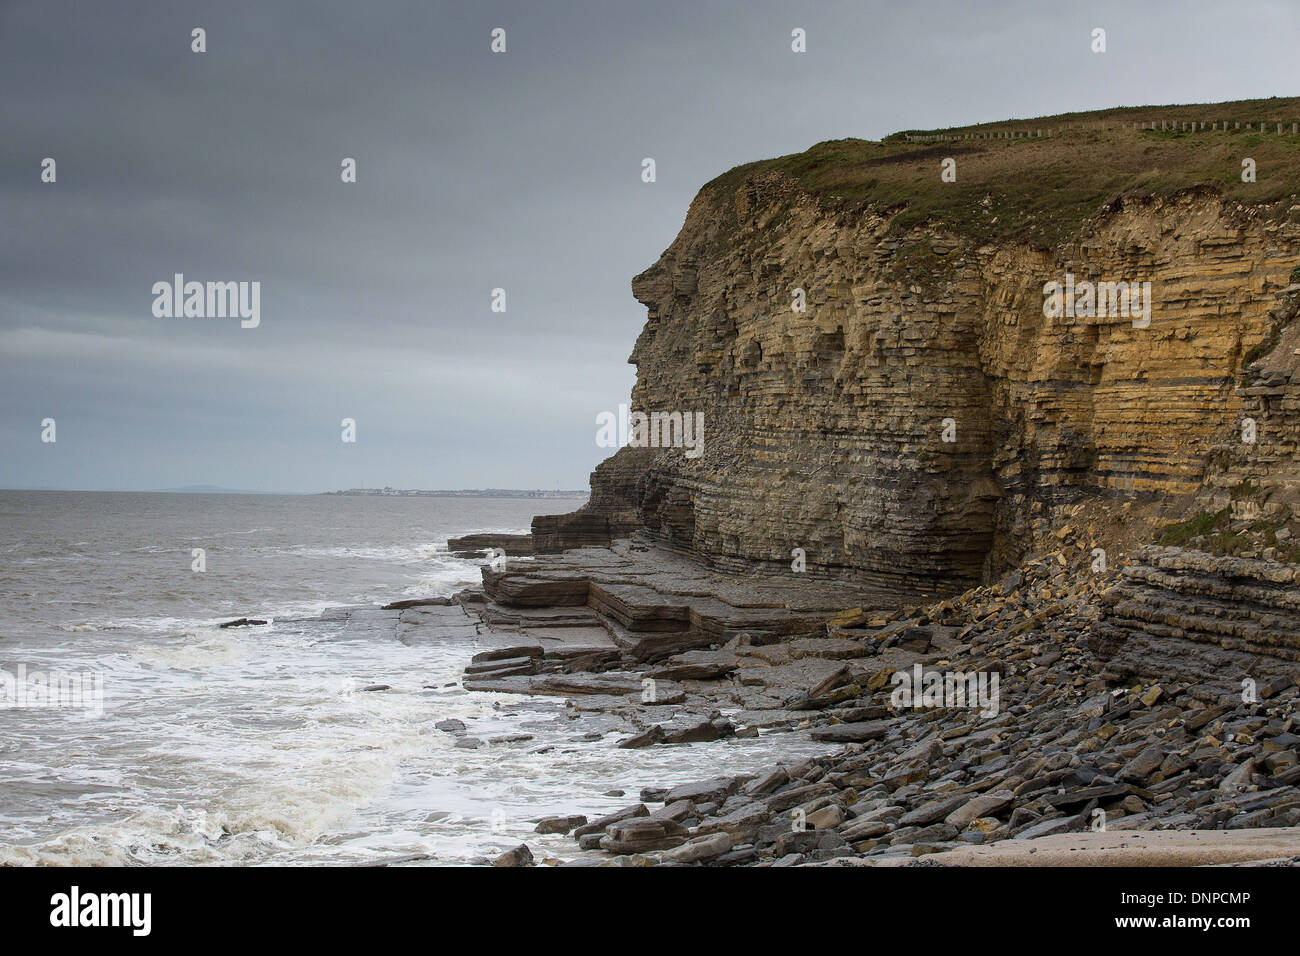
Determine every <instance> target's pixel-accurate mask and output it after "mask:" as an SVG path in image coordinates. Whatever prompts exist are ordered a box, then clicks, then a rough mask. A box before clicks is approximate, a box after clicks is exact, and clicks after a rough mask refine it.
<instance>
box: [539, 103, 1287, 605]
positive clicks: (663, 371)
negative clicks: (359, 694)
mask: <svg viewBox="0 0 1300 956" xmlns="http://www.w3.org/2000/svg"><path fill="white" fill-rule="evenodd" d="M1297 116H1300V100H1267V101H1251V102H1246V103H1226V104H1214V105H1208V106H1187V107H1159V108H1140V109H1133V110H1113V111H1108V112H1106V113H1098V114H1087V115H1075V116H1069V117H1052V118H1045V119H1039V120H1029V121H1020V122H1016V123H1010V124H997V125H995V126H988V127H968V128H963V129H959V130H949V131H930V132H912V133H907V134H896V135H895V136H891V137H888V138H886V139H885V140H883V141H881V142H866V141H861V140H844V141H838V142H833V143H824V144H820V145H818V146H816V147H813V148H812V149H810V150H808V151H807V152H805V153H801V154H798V155H796V156H790V157H783V158H780V159H776V160H769V161H764V162H760V163H753V164H750V165H748V166H743V167H740V168H738V169H736V170H732V171H731V172H729V173H727V174H725V175H723V176H721V177H719V178H718V179H716V180H714V181H713V182H711V183H709V184H707V185H706V186H705V187H704V188H703V189H702V190H701V191H700V193H699V195H698V196H697V197H696V199H695V200H694V202H693V203H692V204H691V206H690V209H689V211H688V213H687V215H686V221H685V223H684V225H683V227H682V230H681V232H680V234H679V235H678V236H677V238H676V240H675V241H674V242H673V243H672V245H671V246H669V248H668V249H667V250H666V251H665V252H664V253H663V255H662V256H661V257H660V259H659V261H658V262H656V263H655V264H654V265H653V266H651V267H650V268H649V269H647V270H646V271H645V272H643V273H642V274H641V275H639V276H637V277H636V278H635V279H634V280H633V283H632V290H633V294H634V295H635V296H636V298H637V299H638V301H640V302H641V303H643V304H644V305H645V306H646V308H647V321H646V325H645V328H644V330H643V331H642V333H641V335H640V337H639V338H638V339H637V342H636V345H635V348H634V349H633V352H632V355H631V358H630V361H631V362H632V364H634V365H635V366H636V367H637V381H636V385H635V388H634V390H633V395H632V406H633V408H634V409H638V410H643V411H646V412H651V411H680V412H703V415H704V421H705V423H706V427H705V433H704V434H705V440H704V452H703V454H702V455H700V456H699V457H698V458H691V457H688V456H687V455H685V454H683V451H682V449H680V448H624V449H622V450H620V451H619V452H618V453H617V454H616V455H614V456H613V457H612V458H611V459H609V460H608V461H606V462H604V463H603V464H602V465H600V466H599V467H598V468H597V469H596V471H595V472H594V473H593V475H592V497H591V500H590V502H589V503H588V505H587V506H585V507H584V508H583V509H581V510H580V511H579V512H577V513H575V514H574V515H569V516H559V517H539V518H538V519H536V520H535V522H534V535H535V541H536V543H537V546H538V549H539V550H542V551H546V550H557V549H560V548H564V547H571V546H575V545H579V544H604V543H607V542H608V541H609V540H610V539H611V538H613V537H619V536H623V535H626V534H627V533H629V532H630V531H632V530H633V529H636V528H642V529H644V530H646V531H647V532H648V533H650V534H651V535H652V536H653V537H655V538H657V539H658V540H660V541H661V542H662V543H664V544H666V545H669V546H671V547H673V548H677V549H681V550H684V551H687V552H690V553H691V554H694V555H696V556H698V557H700V558H702V559H704V560H705V561H706V562H708V563H710V564H713V565H715V566H718V567H722V568H731V569H741V568H752V567H754V566H756V565H757V566H762V565H767V566H769V567H771V568H777V567H779V566H781V565H785V566H788V565H789V563H790V560H791V551H792V549H795V548H802V549H804V551H805V552H806V555H807V563H808V571H809V573H811V574H813V575H816V576H833V577H851V578H854V579H856V580H869V581H872V582H874V583H878V584H882V585H885V586H890V585H897V586H900V587H902V586H906V587H922V588H937V589H941V590H949V591H959V590H962V589H964V588H966V587H969V586H972V585H975V584H978V583H981V582H987V581H990V580H992V579H994V578H995V577H997V576H999V575H1000V574H1002V573H1003V572H1004V571H1006V570H1007V569H1009V568H1011V567H1013V566H1015V565H1017V564H1018V563H1020V562H1021V561H1022V560H1023V559H1025V558H1026V557H1027V556H1028V555H1030V554H1032V553H1035V552H1041V551H1042V550H1045V549H1047V548H1048V547H1049V546H1050V545H1051V544H1052V543H1053V542H1054V535H1056V533H1057V532H1059V531H1060V530H1061V529H1062V528H1063V527H1065V526H1068V525H1071V524H1073V526H1074V527H1075V528H1079V527H1083V528H1085V529H1086V537H1087V539H1088V540H1087V542H1086V543H1087V544H1088V545H1089V546H1091V547H1102V548H1108V549H1114V550H1116V551H1120V550H1127V549H1128V548H1129V547H1131V546H1133V545H1137V544H1143V543H1147V542H1149V541H1151V540H1154V538H1155V537H1157V535H1158V533H1159V529H1160V528H1162V527H1164V526H1166V525H1168V524H1169V522H1171V521H1174V520H1177V519H1185V518H1188V516H1189V515H1194V514H1196V513H1198V512H1199V511H1204V512H1206V513H1209V514H1215V513H1218V512H1219V511H1222V510H1223V509H1224V508H1227V507H1229V504H1225V502H1229V503H1230V502H1232V501H1246V500H1248V499H1249V500H1250V501H1251V502H1253V503H1252V504H1250V505H1249V506H1247V510H1246V511H1242V506H1238V507H1237V512H1234V513H1233V515H1232V516H1231V517H1232V518H1233V519H1234V520H1238V521H1241V520H1257V519H1258V518H1259V516H1260V515H1266V516H1268V517H1270V518H1271V520H1273V522H1274V524H1276V525H1277V526H1278V527H1280V526H1281V525H1282V524H1283V523H1285V522H1286V521H1289V520H1291V517H1292V515H1291V511H1290V508H1291V499H1292V497H1293V495H1294V484H1295V478H1296V476H1297V475H1300V470H1297V468H1296V464H1297V463H1296V461H1295V452H1296V448H1297V441H1298V440H1300V421H1293V420H1292V416H1293V415H1294V410H1295V409H1296V408H1300V394H1297V395H1295V396H1294V397H1293V394H1292V386H1291V385H1290V380H1289V375H1290V370H1291V368H1292V367H1293V365H1294V361H1293V360H1294V351H1295V350H1294V348H1292V345H1293V343H1292V342H1291V338H1292V336H1291V335H1290V334H1289V333H1288V329H1289V328H1290V326H1289V323H1290V320H1291V318H1292V317H1293V316H1294V314H1295V308H1294V303H1292V302H1291V298H1293V296H1291V295H1289V293H1288V288H1287V287H1288V286H1289V285H1290V277H1291V275H1292V270H1293V269H1294V268H1295V267H1296V265H1297V263H1300V204H1298V203H1300V200H1297V198H1296V196H1297V194H1300V136H1297V135H1294V134H1293V133H1292V130H1294V129H1295V127H1294V126H1293V125H1292V121H1293V119H1294V118H1295V117H1297ZM1248 123H1249V124H1250V126H1249V128H1247V124H1248ZM1279 123H1280V124H1282V125H1281V126H1278V125H1277V124H1279ZM1161 126H1163V127H1164V128H1163V129H1162V128H1160V127H1161ZM1225 127H1226V128H1225ZM1278 130H1280V132H1279V131H1278ZM918 140H922V143H920V144H918ZM1246 158H1250V159H1253V160H1254V161H1255V164H1256V168H1257V180H1256V181H1255V182H1243V181H1242V177H1241V172H1242V168H1243V165H1242V163H1243V159H1246ZM945 159H951V160H953V161H954V162H955V173H956V181H955V182H945V181H943V180H942V178H941V170H942V166H941V163H942V162H943V160H945ZM1067 276H1071V277H1073V279H1072V280H1067ZM1053 281H1056V282H1061V283H1066V282H1067V281H1077V282H1083V281H1089V282H1094V283H1095V282H1119V281H1124V282H1133V283H1150V286H1149V289H1150V300H1149V301H1150V307H1151V308H1150V322H1149V325H1145V326H1143V325H1142V323H1140V322H1135V321H1134V320H1133V318H1131V317H1130V316H1127V315H1105V316H1090V315H1080V314H1074V315H1069V314H1065V315H1060V316H1053V317H1049V316H1048V315H1047V314H1045V313H1046V312H1048V311H1050V310H1048V309H1045V307H1044V300H1045V295H1044V286H1045V284H1047V283H1050V282H1053ZM1135 288H1136V287H1135ZM794 290H803V293H804V295H805V297H806V310H804V311H796V310H795V309H794V308H793V306H792V303H793V302H794V298H793V297H794V296H795V295H796V293H795V291H794ZM1294 291H1295V290H1294V289H1292V290H1289V292H1290V293H1293V292H1294ZM1086 311H1087V310H1086V309H1080V310H1076V313H1077V312H1086ZM1296 344H1300V343H1296ZM1261 363H1262V364H1261ZM1295 387H1296V388H1297V389H1300V381H1297V383H1296V386H1295ZM1243 417H1252V418H1253V419H1255V421H1256V422H1257V424H1258V428H1259V437H1258V440H1257V442H1256V443H1255V444H1253V445H1249V446H1244V445H1243V443H1242V442H1241V441H1240V440H1238V439H1236V438H1234V436H1235V435H1236V434H1237V433H1238V432H1239V430H1240V428H1241V421H1242V419H1243ZM1251 509H1253V510H1251ZM1248 512H1249V513H1248Z"/></svg>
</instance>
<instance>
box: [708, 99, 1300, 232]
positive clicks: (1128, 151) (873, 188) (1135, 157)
mask: <svg viewBox="0 0 1300 956" xmlns="http://www.w3.org/2000/svg"><path fill="white" fill-rule="evenodd" d="M1162 120H1163V121H1167V122H1169V123H1171V124H1172V123H1175V122H1184V121H1186V122H1193V121H1194V122H1198V123H1199V122H1204V123H1206V124H1207V127H1208V125H1209V124H1210V123H1219V124H1220V126H1222V124H1223V123H1224V122H1228V123H1230V124H1231V123H1235V122H1240V123H1241V126H1242V128H1241V129H1239V130H1238V129H1228V130H1226V131H1225V130H1223V129H1219V130H1217V131H1212V130H1210V129H1208V128H1207V129H1205V130H1203V131H1202V130H1198V131H1196V132H1182V131H1174V130H1172V129H1170V130H1167V131H1162V130H1159V129H1155V130H1133V129H1119V128H1117V127H1118V124H1119V123H1132V122H1135V121H1136V122H1143V121H1146V122H1151V121H1154V122H1155V123H1156V124H1157V125H1159V123H1160V122H1161V121H1162ZM1261 122H1267V123H1269V124H1270V125H1269V129H1270V130H1275V129H1276V123H1278V122H1283V123H1284V124H1285V127H1284V129H1285V132H1284V133H1283V134H1282V135H1278V134H1277V133H1276V132H1272V131H1270V132H1267V133H1261V132H1260V131H1259V124H1260V123H1261ZM1292 122H1300V97H1297V98H1288V99H1277V98H1274V99H1269V100H1246V101H1241V102H1236V103H1219V104H1212V105H1198V106H1160V107H1125V108H1121V109H1112V110H1102V111H1098V112H1095V113H1076V114H1068V115H1062V116H1055V117H1044V118H1042V119H1034V120H1011V121H1008V122H1006V123H991V124H986V125H983V126H972V127H962V128H958V129H953V130H936V131H915V132H917V133H920V134H922V135H933V134H947V135H960V134H964V133H968V132H973V133H979V132H984V131H1012V130H1021V131H1037V130H1039V129H1043V130H1047V129H1048V128H1050V129H1051V130H1052V136H1051V137H1047V136H1044V137H1043V138H1038V137H1037V136H1034V137H1031V138H1024V139H970V140H965V139H963V140H955V141H950V142H915V141H909V140H907V139H906V138H905V134H903V133H895V134H893V135H891V136H887V137H885V139H884V140H882V141H880V142H873V141H869V140H861V139H841V140H831V141H828V142H824V143H818V144H817V145H816V146H813V147H812V148H811V149H808V150H806V151H804V152H802V153H795V154H793V155H790V156H782V157H778V158H776V159H769V160H762V161H760V162H755V163H748V164H746V165H744V166H738V167H737V168H735V169H733V170H731V171H730V172H727V173H724V174H723V175H722V176H719V177H718V178H717V179H714V180H713V181H712V182H710V183H709V184H708V185H707V186H705V189H706V190H713V191H716V192H717V194H718V195H719V197H720V198H722V199H724V200H729V199H730V198H731V197H732V196H733V195H734V193H735V191H736V190H737V189H738V188H740V186H742V185H743V184H744V183H745V182H746V181H748V180H750V179H752V178H754V177H756V176H762V175H765V174H771V173H781V174H784V175H786V176H789V177H791V178H792V179H794V180H795V181H796V182H797V183H798V184H799V185H800V187H801V188H802V189H803V190H804V191H805V192H806V193H808V194H809V195H811V196H814V197H816V198H817V199H818V200H819V201H821V202H822V203H823V204H825V205H826V206H828V207H830V208H835V209H843V210H848V211H860V210H864V209H867V208H874V209H876V210H878V211H881V212H884V211H890V210H897V212H896V214H895V216H894V219H893V222H892V225H891V231H892V232H894V233H896V234H901V233H904V232H906V231H908V230H909V229H911V228H912V227H914V226H918V225H922V224H925V223H935V224H942V225H944V226H946V227H947V228H949V229H951V230H952V231H953V232H955V233H957V234H959V235H965V236H968V237H970V238H972V239H975V240H977V241H980V242H990V241H1004V240H1020V241H1024V242H1027V243H1029V244H1030V245H1033V246H1035V247H1039V248H1051V247H1054V246H1056V245H1057V244H1058V243H1060V242H1061V241H1063V240H1064V239H1066V238H1068V237H1070V236H1071V235H1073V234H1074V233H1076V232H1077V231H1078V229H1079V227H1080V226H1081V225H1082V224H1083V223H1084V222H1086V221H1087V220H1089V219H1091V218H1093V217H1095V216H1096V215H1098V213H1100V212H1101V211H1102V210H1103V209H1104V208H1105V207H1106V206H1107V205H1108V204H1109V203H1111V202H1113V201H1114V200H1116V199H1119V198H1121V197H1128V196H1134V197H1163V196H1170V195H1173V194H1176V193H1179V192H1182V191H1184V190H1190V189H1203V190H1206V191H1210V192H1214V193H1217V194H1221V195H1224V196H1226V197H1229V198H1231V199H1236V200H1238V201H1240V202H1242V203H1243V204H1250V205H1254V206H1259V207H1265V215H1267V216H1268V217H1269V218H1270V219H1274V220H1281V219H1290V220H1292V221H1300V208H1295V209H1293V208H1292V207H1295V206H1296V199H1295V197H1296V196H1297V195H1300V135H1298V136H1292V135H1291V134H1290V130H1291V123H1292ZM1081 123H1082V124H1087V125H1088V126H1089V127H1090V128H1085V129H1079V128H1077V127H1078V125H1079V124H1081ZM1107 123H1108V124H1111V125H1113V126H1116V128H1112V129H1104V128H1096V126H1095V124H1107ZM1247 123H1251V124H1253V126H1254V128H1253V129H1251V130H1247V129H1246V128H1245V126H1246V124H1247ZM1068 124H1073V126H1074V127H1075V128H1073V129H1067V130H1065V131H1063V132H1058V131H1057V128H1058V127H1059V126H1061V125H1068ZM909 132H913V131H909ZM946 157H951V158H953V159H954V160H956V163H957V181H956V182H955V183H945V182H942V181H941V179H940V163H941V161H942V160H943V159H944V158H946ZM1248 157H1249V158H1251V159H1253V160H1255V164H1256V180H1257V181H1256V182H1254V183H1245V182H1242V180H1241V172H1242V160H1243V159H1246V158H1248Z"/></svg>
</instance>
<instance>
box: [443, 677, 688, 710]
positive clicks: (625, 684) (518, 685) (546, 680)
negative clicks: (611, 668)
mask: <svg viewBox="0 0 1300 956" xmlns="http://www.w3.org/2000/svg"><path fill="white" fill-rule="evenodd" d="M464 687H465V689H466V690H474V691H489V692H492V693H497V694H539V695H543V696H550V697H571V696H574V695H587V694H604V695H612V696H618V697H626V696H628V695H629V694H636V695H637V696H638V697H640V695H641V692H642V685H641V681H640V680H638V679H635V678H628V677H612V676H606V675H604V674H535V675H531V676H523V675H520V676H516V677H500V678H491V679H483V680H466V681H465V682H464ZM685 699H686V694H685V692H684V691H683V690H682V687H681V685H680V684H675V683H673V682H671V681H657V682H656V684H655V700H654V703H659V704H667V703H672V702H674V701H679V700H685Z"/></svg>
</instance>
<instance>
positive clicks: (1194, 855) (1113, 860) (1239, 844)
mask: <svg viewBox="0 0 1300 956" xmlns="http://www.w3.org/2000/svg"><path fill="white" fill-rule="evenodd" d="M1297 857H1300V829H1297V828H1295V827H1285V828H1283V827H1265V828H1260V829H1255V830H1250V829H1243V830H1145V831H1126V832H1122V833H1093V832H1091V831H1089V832H1086V833H1060V834H1056V835H1054V836H1045V837H1039V838H1038V839H1036V840H1002V841H1000V842H998V843H992V844H989V845H988V846H970V847H959V848H957V849H953V850H948V851H946V852H943V853H931V854H928V855H927V856H925V857H924V865H926V866H936V865H938V866H1212V865H1214V864H1231V863H1258V862H1263V861H1266V860H1288V859H1295V858H1297ZM818 865H823V866H908V865H913V861H912V859H911V858H902V859H899V858H892V859H890V858H882V857H857V858H844V859H839V860H832V861H829V862H828V863H825V864H818Z"/></svg>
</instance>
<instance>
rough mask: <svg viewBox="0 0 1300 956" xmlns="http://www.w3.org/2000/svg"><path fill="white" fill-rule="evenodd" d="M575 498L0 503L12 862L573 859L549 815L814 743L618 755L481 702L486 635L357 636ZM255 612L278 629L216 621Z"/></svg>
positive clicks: (768, 742) (464, 577)
mask: <svg viewBox="0 0 1300 956" xmlns="http://www.w3.org/2000/svg"><path fill="white" fill-rule="evenodd" d="M581 503H582V502H581V499H563V498H504V497H481V498H477V497H455V496H447V497H388V496H351V495H236V494H162V493H158V494H152V493H110V492H102V493H101V492H44V491H0V865H109V866H114V865H120V866H148V865H198V866H202V865H362V864H389V865H429V864H473V863H481V862H483V861H485V860H490V859H491V858H493V857H494V856H495V855H497V854H499V853H501V852H503V851H505V850H508V849H510V848H512V847H516V846H518V845H519V844H520V843H527V844H528V846H529V847H530V849H531V850H532V852H533V854H534V856H535V857H536V858H537V859H540V860H545V859H551V860H572V859H576V858H579V857H581V856H583V855H584V854H581V853H579V852H578V850H577V847H576V844H575V843H574V842H573V840H572V839H571V838H569V837H566V836H562V835H554V834H548V835H539V834H537V833H535V832H534V830H535V827H536V822H537V820H538V819H540V818H541V817H544V816H549V815H557V814H579V813H581V814H587V815H589V816H594V815H596V814H600V813H609V812H613V811H615V810H618V809H621V808H623V807H625V806H628V805H629V804H631V803H635V802H636V801H637V799H638V795H639V793H640V789H641V788H642V787H656V786H660V787H662V786H672V785H675V784H679V783H684V782H690V781H694V780H700V779H705V778H708V777H712V776H717V775H719V774H720V773H743V772H750V773H756V772H760V771H761V770H763V769H764V768H766V767H770V766H771V765H773V764H775V763H776V762H777V761H778V760H789V759H797V758H799V757H801V756H807V755H810V754H812V753H815V752H819V751H818V750H817V748H816V747H815V746H814V745H811V744H809V743H806V742H804V741H801V740H800V739H798V738H797V737H796V736H795V735H792V734H771V735H769V734H763V735H761V736H759V737H757V738H752V739H731V740H722V741H715V742H710V743H697V744H690V745H682V746H667V747H665V746H660V747H653V748H648V749H640V750H626V749H619V748H618V747H617V746H616V744H617V740H618V734H616V733H614V732H612V731H611V732H607V733H601V732H599V731H598V732H595V733H593V732H590V731H589V730H587V729H586V728H578V727H575V726H568V725H570V724H572V722H571V721H566V720H562V719H557V718H560V717H562V716H563V714H564V712H565V711H564V708H565V702H564V701H563V700H562V699H558V698H530V697H522V696H519V695H505V694H489V693H478V692H467V691H465V690H464V689H463V688H462V687H461V685H460V682H461V676H462V670H463V668H464V666H465V664H466V663H468V661H469V659H470V657H471V656H472V655H473V654H474V653H475V652H476V651H477V650H479V649H481V647H480V645H479V642H478V641H479V639H476V638H465V639H463V640H456V641H453V642H450V643H448V642H446V641H443V642H418V641H413V642H410V643H404V642H402V641H400V640H397V639H395V638H394V633H393V629H392V628H383V629H376V630H375V631H374V632H373V633H370V632H367V631H365V630H364V629H360V630H359V629H357V628H355V627H353V628H345V626H344V624H343V623H342V622H343V616H342V615H340V614H338V612H337V610H336V609H338V608H342V607H350V606H356V605H378V604H386V603H389V602H392V601H397V600H403V599H409V598H423V597H441V596H449V595H451V594H454V593H455V592H457V591H459V590H461V589H463V588H466V587H472V586H475V585H477V584H478V583H479V582H480V581H481V575H480V565H481V564H482V563H483V562H482V560H479V559H463V558H457V557H454V556H452V555H451V554H450V553H448V550H447V540H448V538H451V537H457V536H460V535H464V534H471V533H478V532H511V533H519V532H525V531H527V530H528V528H529V525H530V522H531V519H532V517H533V515H535V514H546V513H559V512H565V511H571V510H573V509H574V508H576V507H577V506H578V505H580V504H581ZM512 560H515V559H512ZM200 568H201V570H200ZM241 617H248V618H255V619H259V620H265V621H268V622H269V623H268V624H267V625H265V626H257V627H243V628H225V629H223V628H221V627H219V625H220V624H221V623H222V622H226V621H230V620H233V619H237V618H241ZM483 646H487V645H486V644H484V645H483ZM42 680H44V681H45V683H46V685H49V684H52V683H55V682H62V683H60V684H59V686H61V687H62V688H63V690H64V693H63V694H62V696H60V697H59V703H60V704H61V706H58V707H53V706H46V705H45V700H43V699H42V698H41V695H40V694H39V693H34V692H33V691H32V689H31V688H33V687H38V688H39V687H40V686H41V681H42ZM376 685H387V689H386V690H383V691H374V690H367V689H366V688H368V687H374V686H376ZM73 686H76V687H78V688H79V689H80V691H81V696H80V697H79V698H77V697H75V696H73V695H70V694H69V693H68V692H67V691H68V689H69V688H71V687H73ZM20 687H24V688H26V691H25V692H23V693H21V694H20V693H19V688H20ZM96 688H97V689H96ZM6 689H7V690H8V692H6ZM50 696H57V695H48V694H47V695H46V697H47V698H48V697H50ZM453 719H454V720H459V721H461V722H462V723H464V724H465V725H466V733H467V734H471V735H473V736H474V737H475V738H476V739H480V740H483V741H490V740H492V739H494V738H497V739H500V740H502V741H505V742H500V743H486V744H485V745H484V746H482V747H480V748H479V749H467V748H465V747H460V746H457V745H456V740H457V737H456V736H455V735H454V734H451V733H447V732H444V731H443V730H439V729H438V728H437V727H436V726H435V725H437V724H438V723H439V722H444V721H448V720H453ZM510 738H527V739H521V740H513V741H511V739H510Z"/></svg>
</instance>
